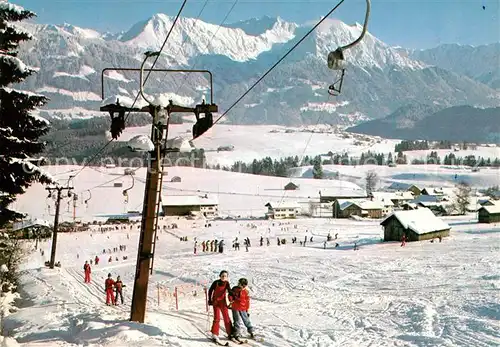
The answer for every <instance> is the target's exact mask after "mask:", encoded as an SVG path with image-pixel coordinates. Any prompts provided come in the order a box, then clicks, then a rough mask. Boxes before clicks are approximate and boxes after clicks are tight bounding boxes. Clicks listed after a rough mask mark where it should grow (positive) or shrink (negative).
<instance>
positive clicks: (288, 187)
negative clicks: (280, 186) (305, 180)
mask: <svg viewBox="0 0 500 347" xmlns="http://www.w3.org/2000/svg"><path fill="white" fill-rule="evenodd" d="M297 189H299V186H298V185H296V184H295V183H293V182H289V183H288V184H287V185H286V186H285V190H297Z"/></svg>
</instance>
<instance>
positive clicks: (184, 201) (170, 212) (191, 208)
mask: <svg viewBox="0 0 500 347" xmlns="http://www.w3.org/2000/svg"><path fill="white" fill-rule="evenodd" d="M162 210H163V214H164V215H165V216H186V215H192V214H201V215H203V216H205V217H207V218H214V217H217V216H218V214H219V203H218V201H217V199H215V198H209V197H208V196H207V195H205V196H198V195H167V196H164V197H162Z"/></svg>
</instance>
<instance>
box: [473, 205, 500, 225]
mask: <svg viewBox="0 0 500 347" xmlns="http://www.w3.org/2000/svg"><path fill="white" fill-rule="evenodd" d="M477 213H478V222H479V223H498V222H500V204H496V205H492V206H483V207H481V208H480V209H479V210H478V212H477Z"/></svg>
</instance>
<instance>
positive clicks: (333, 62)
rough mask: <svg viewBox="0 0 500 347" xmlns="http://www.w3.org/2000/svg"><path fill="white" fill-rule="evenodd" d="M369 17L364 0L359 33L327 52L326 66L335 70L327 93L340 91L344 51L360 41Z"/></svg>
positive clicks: (368, 8) (342, 78)
mask: <svg viewBox="0 0 500 347" xmlns="http://www.w3.org/2000/svg"><path fill="white" fill-rule="evenodd" d="M369 17H370V0H366V14H365V22H364V24H363V30H362V31H361V35H360V36H359V37H358V38H357V39H356V40H355V41H353V42H351V43H350V44H348V45H345V46H342V47H338V48H337V49H336V50H335V51H332V52H330V53H329V54H328V58H327V62H328V68H329V69H331V70H334V71H336V80H335V81H334V82H333V83H332V84H331V85H330V86H329V87H328V93H329V94H330V95H333V96H338V95H340V93H341V92H342V84H343V82H344V76H345V70H346V63H345V57H344V52H345V51H346V50H347V49H350V48H352V47H354V46H356V45H357V44H359V43H360V42H361V40H362V39H363V37H364V36H365V34H366V31H367V29H368V19H369Z"/></svg>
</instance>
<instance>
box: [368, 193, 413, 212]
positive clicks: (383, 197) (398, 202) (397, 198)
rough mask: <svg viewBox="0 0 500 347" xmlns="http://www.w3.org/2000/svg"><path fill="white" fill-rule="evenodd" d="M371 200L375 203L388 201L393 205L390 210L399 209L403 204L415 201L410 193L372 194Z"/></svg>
mask: <svg viewBox="0 0 500 347" xmlns="http://www.w3.org/2000/svg"><path fill="white" fill-rule="evenodd" d="M372 198H373V200H377V201H387V200H390V201H391V202H392V204H393V206H392V209H400V208H402V206H403V204H404V203H406V202H409V201H411V200H413V199H415V196H414V195H413V193H412V192H411V191H398V192H372Z"/></svg>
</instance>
